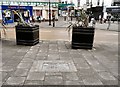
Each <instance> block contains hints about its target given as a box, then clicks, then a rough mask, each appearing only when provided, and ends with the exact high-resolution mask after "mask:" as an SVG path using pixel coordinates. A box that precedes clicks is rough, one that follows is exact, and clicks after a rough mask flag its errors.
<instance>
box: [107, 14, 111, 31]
mask: <svg viewBox="0 0 120 87" xmlns="http://www.w3.org/2000/svg"><path fill="white" fill-rule="evenodd" d="M107 21H108V27H107V30H109V28H110V24H111V14H108V16H107Z"/></svg>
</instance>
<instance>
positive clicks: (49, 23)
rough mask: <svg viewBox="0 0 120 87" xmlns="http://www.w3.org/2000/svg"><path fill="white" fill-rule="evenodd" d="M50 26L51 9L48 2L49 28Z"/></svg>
mask: <svg viewBox="0 0 120 87" xmlns="http://www.w3.org/2000/svg"><path fill="white" fill-rule="evenodd" d="M50 25H51V9H50V0H49V26H50Z"/></svg>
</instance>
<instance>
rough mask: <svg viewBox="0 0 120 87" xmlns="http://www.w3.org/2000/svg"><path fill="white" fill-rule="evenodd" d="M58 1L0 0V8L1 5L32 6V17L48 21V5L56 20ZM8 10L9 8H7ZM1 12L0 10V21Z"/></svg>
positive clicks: (0, 18) (0, 17)
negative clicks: (39, 17)
mask: <svg viewBox="0 0 120 87" xmlns="http://www.w3.org/2000/svg"><path fill="white" fill-rule="evenodd" d="M59 1H60V0H10V1H8V0H1V1H0V7H1V6H2V5H6V6H32V8H33V10H32V15H30V16H33V17H34V18H35V20H37V19H36V18H37V17H38V16H41V19H44V20H49V3H50V13H51V14H53V12H54V13H55V18H56V19H58V4H59ZM9 9H10V8H9ZM1 15H2V10H1V9H0V20H2V16H1ZM51 18H52V15H51Z"/></svg>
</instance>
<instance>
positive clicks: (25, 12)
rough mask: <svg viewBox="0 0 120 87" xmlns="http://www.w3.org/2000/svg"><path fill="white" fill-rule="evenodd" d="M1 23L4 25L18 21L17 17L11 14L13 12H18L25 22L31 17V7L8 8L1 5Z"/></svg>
mask: <svg viewBox="0 0 120 87" xmlns="http://www.w3.org/2000/svg"><path fill="white" fill-rule="evenodd" d="M1 8H2V10H1V11H2V21H3V22H4V23H5V24H8V23H14V22H17V21H18V16H17V15H16V14H14V13H13V10H15V11H17V12H20V13H21V14H22V17H23V18H24V20H25V21H28V20H29V18H30V17H31V16H33V7H32V6H11V5H10V6H9V5H2V6H1Z"/></svg>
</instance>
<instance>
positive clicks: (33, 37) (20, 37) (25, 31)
mask: <svg viewBox="0 0 120 87" xmlns="http://www.w3.org/2000/svg"><path fill="white" fill-rule="evenodd" d="M15 29H16V43H17V45H29V46H32V45H35V44H37V43H39V25H35V26H32V27H28V26H15Z"/></svg>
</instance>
